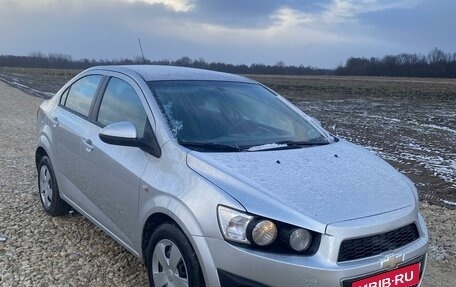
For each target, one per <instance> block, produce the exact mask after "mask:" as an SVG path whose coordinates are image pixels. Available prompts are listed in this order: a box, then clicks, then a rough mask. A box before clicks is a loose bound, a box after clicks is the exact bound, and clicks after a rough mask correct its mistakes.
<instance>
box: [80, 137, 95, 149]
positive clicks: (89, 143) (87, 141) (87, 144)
mask: <svg viewBox="0 0 456 287" xmlns="http://www.w3.org/2000/svg"><path fill="white" fill-rule="evenodd" d="M82 143H83V144H84V146H85V150H86V151H87V152H91V151H92V150H93V145H92V141H91V140H90V139H86V138H83V139H82Z"/></svg>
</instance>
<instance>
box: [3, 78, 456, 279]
mask: <svg viewBox="0 0 456 287" xmlns="http://www.w3.org/2000/svg"><path fill="white" fill-rule="evenodd" d="M41 101H42V99H40V98H37V97H32V96H30V95H27V94H24V93H23V92H21V91H19V90H17V89H15V88H12V87H10V86H8V85H7V84H5V83H3V82H0V134H1V137H0V287H13V286H139V287H140V286H147V281H146V271H145V268H144V266H143V265H142V263H141V262H140V260H138V259H136V258H135V257H134V256H133V255H131V254H130V253H128V252H127V251H126V250H125V249H123V248H122V247H120V245H118V244H117V243H116V242H114V241H113V240H112V239H110V238H109V237H108V236H107V235H105V234H104V233H103V232H102V231H101V230H100V229H98V228H97V227H95V226H94V225H93V224H91V223H90V222H89V221H88V220H86V219H84V218H83V217H82V216H80V215H74V214H70V215H67V216H64V217H60V218H52V217H49V216H47V215H46V214H45V213H44V212H43V211H42V209H41V206H40V204H39V199H38V193H37V184H36V181H37V176H36V171H35V165H34V134H35V115H36V110H37V108H38V105H39V104H40V103H41ZM421 210H422V212H423V213H424V215H425V217H426V220H427V223H428V227H429V231H430V235H431V246H430V250H429V261H428V269H427V272H426V277H425V284H424V286H426V287H431V286H433V287H434V286H437V287H440V286H442V287H454V286H456V275H455V274H456V241H455V239H454V235H455V234H456V227H455V223H456V222H455V218H456V210H450V209H446V208H444V207H439V206H435V205H430V204H428V203H426V202H422V203H421Z"/></svg>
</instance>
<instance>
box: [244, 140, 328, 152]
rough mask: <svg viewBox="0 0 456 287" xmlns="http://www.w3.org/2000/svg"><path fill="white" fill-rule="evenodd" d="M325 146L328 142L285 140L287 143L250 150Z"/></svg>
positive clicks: (276, 143) (277, 143)
mask: <svg viewBox="0 0 456 287" xmlns="http://www.w3.org/2000/svg"><path fill="white" fill-rule="evenodd" d="M327 144H329V142H326V141H290V140H287V141H278V142H275V143H273V144H270V145H271V147H268V145H264V148H256V149H255V150H251V151H262V150H283V149H294V148H302V147H311V146H317V145H327ZM260 147H261V146H260ZM249 150H250V149H249Z"/></svg>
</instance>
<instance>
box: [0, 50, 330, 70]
mask: <svg viewBox="0 0 456 287" xmlns="http://www.w3.org/2000/svg"><path fill="white" fill-rule="evenodd" d="M141 64H148V65H173V66H182V67H193V68H201V69H209V70H215V71H221V72H227V73H235V74H270V75H330V74H331V73H332V72H333V70H330V69H320V68H315V67H311V66H307V67H305V66H303V65H300V66H293V65H292V66H288V65H285V63H283V62H277V63H276V64H274V65H264V64H251V65H233V64H226V63H221V62H207V61H205V60H204V59H202V58H200V59H191V58H189V57H182V58H180V59H177V60H158V61H151V60H149V59H143V58H141V57H136V58H133V59H120V60H107V59H100V60H95V59H91V60H89V59H79V60H74V59H72V57H71V56H69V55H64V54H49V55H44V54H42V53H32V54H30V55H29V56H14V55H0V67H21V68H48V69H78V70H83V69H87V68H90V67H93V66H100V65H141Z"/></svg>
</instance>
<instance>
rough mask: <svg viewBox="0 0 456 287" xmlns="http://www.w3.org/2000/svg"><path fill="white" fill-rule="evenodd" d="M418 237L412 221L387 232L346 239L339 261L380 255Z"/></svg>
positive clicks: (341, 248) (341, 247)
mask: <svg viewBox="0 0 456 287" xmlns="http://www.w3.org/2000/svg"><path fill="white" fill-rule="evenodd" d="M418 238H419V233H418V229H417V228H416V225H415V224H414V223H412V224H410V225H407V226H404V227H401V228H398V229H395V230H392V231H389V232H386V233H381V234H376V235H372V236H367V237H361V238H355V239H348V240H344V241H343V242H342V244H341V246H340V251H339V258H338V261H339V262H343V261H349V260H355V259H360V258H365V257H369V256H374V255H378V254H380V253H383V252H385V251H389V250H394V249H396V248H399V247H402V246H404V245H407V244H409V243H411V242H413V241H415V240H417V239H418Z"/></svg>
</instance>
